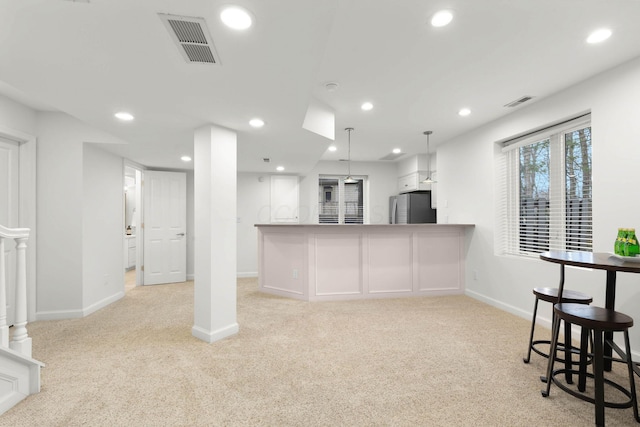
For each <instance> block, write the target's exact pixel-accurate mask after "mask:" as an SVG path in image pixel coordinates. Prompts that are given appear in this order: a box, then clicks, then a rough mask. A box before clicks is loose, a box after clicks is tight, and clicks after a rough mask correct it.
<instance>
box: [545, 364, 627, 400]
mask: <svg viewBox="0 0 640 427" xmlns="http://www.w3.org/2000/svg"><path fill="white" fill-rule="evenodd" d="M566 373H570V374H575V375H580V371H578V370H577V369H557V370H555V371H553V374H552V375H551V381H553V383H554V384H555V385H557V386H558V387H559V388H560V389H562V390H563V391H565V392H567V393H569V394H570V395H572V396H574V397H577V398H578V399H581V400H584V401H585V402H589V403H591V404H594V405H595V403H596V401H595V399H594V398H593V397H590V396H587V395H586V394H584V393H580V392H579V391H575V390H573V389H571V388H569V387H567V386H566V385H565V383H564V382H562V381H560V380H558V379H556V375H562V374H566ZM585 375H586V376H587V377H588V378H591V379H593V378H594V375H593V374H592V373H590V372H587V373H586V374H585ZM604 383H605V384H608V385H610V386H611V387H613V388H615V389H616V390H618V391H620V392H621V393H622V394H624V395H625V396H627V397H628V398H629V400H628V401H627V402H607V401H606V400H605V402H604V406H605V407H607V408H617V409H624V408H631V407H632V406H633V397H632V396H631V392H630V391H629V390H627V389H626V388H624V387H623V386H621V385H620V384H618V383H616V382H614V381H611V380H610V379H607V378H605V379H604ZM545 397H546V396H545Z"/></svg>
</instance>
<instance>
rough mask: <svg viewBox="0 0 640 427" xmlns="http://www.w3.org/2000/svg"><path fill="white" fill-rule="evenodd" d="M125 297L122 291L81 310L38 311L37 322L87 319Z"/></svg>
mask: <svg viewBox="0 0 640 427" xmlns="http://www.w3.org/2000/svg"><path fill="white" fill-rule="evenodd" d="M122 297H124V291H120V292H118V293H116V294H114V295H111V296H110V297H107V298H105V299H103V300H101V301H98V302H96V303H94V304H91V305H90V306H89V307H85V308H82V309H79V310H56V311H38V312H37V313H36V319H37V320H63V319H80V318H82V317H86V316H88V315H90V314H91V313H95V312H96V311H98V310H100V309H101V308H104V307H106V306H108V305H109V304H111V303H114V302H116V301H118V300H119V299H120V298H122Z"/></svg>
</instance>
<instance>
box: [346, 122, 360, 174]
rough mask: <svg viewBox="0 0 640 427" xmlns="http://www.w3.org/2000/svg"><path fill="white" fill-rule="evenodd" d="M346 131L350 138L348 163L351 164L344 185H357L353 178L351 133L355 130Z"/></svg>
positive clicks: (347, 129)
mask: <svg viewBox="0 0 640 427" xmlns="http://www.w3.org/2000/svg"><path fill="white" fill-rule="evenodd" d="M344 130H346V131H347V132H348V138H349V151H348V156H349V157H347V162H348V164H349V166H348V167H349V173H348V174H347V177H346V178H345V179H344V183H345V184H355V183H357V182H358V180H357V179H355V178H353V177H352V176H351V131H352V130H353V128H345V129H344Z"/></svg>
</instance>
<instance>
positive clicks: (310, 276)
mask: <svg viewBox="0 0 640 427" xmlns="http://www.w3.org/2000/svg"><path fill="white" fill-rule="evenodd" d="M256 227H257V229H258V283H259V286H260V290H261V291H263V292H267V293H271V294H275V295H280V296H286V297H291V298H297V299H302V300H306V301H323V300H340V299H364V298H385V297H386V298H389V297H394V298H397V297H406V296H425V295H454V294H462V293H463V292H464V282H465V265H464V261H465V242H466V238H465V236H466V233H467V231H470V230H471V229H472V228H473V225H467V224H407V225H397V224H394V225H391V224H389V225H385V224H370V225H369V224H365V225H362V224H353V225H334V224H286V225H284V224H258V225H256Z"/></svg>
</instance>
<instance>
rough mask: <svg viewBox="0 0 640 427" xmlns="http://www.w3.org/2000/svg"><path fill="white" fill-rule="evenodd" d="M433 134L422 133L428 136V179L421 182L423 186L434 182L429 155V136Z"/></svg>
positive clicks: (429, 131)
mask: <svg viewBox="0 0 640 427" xmlns="http://www.w3.org/2000/svg"><path fill="white" fill-rule="evenodd" d="M432 133H433V131H432V130H425V131H424V132H422V134H423V135H427V177H426V178H425V179H424V180H422V181H420V182H421V183H422V184H433V183H434V182H436V181H434V180H433V179H431V154H429V135H431V134H432Z"/></svg>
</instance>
